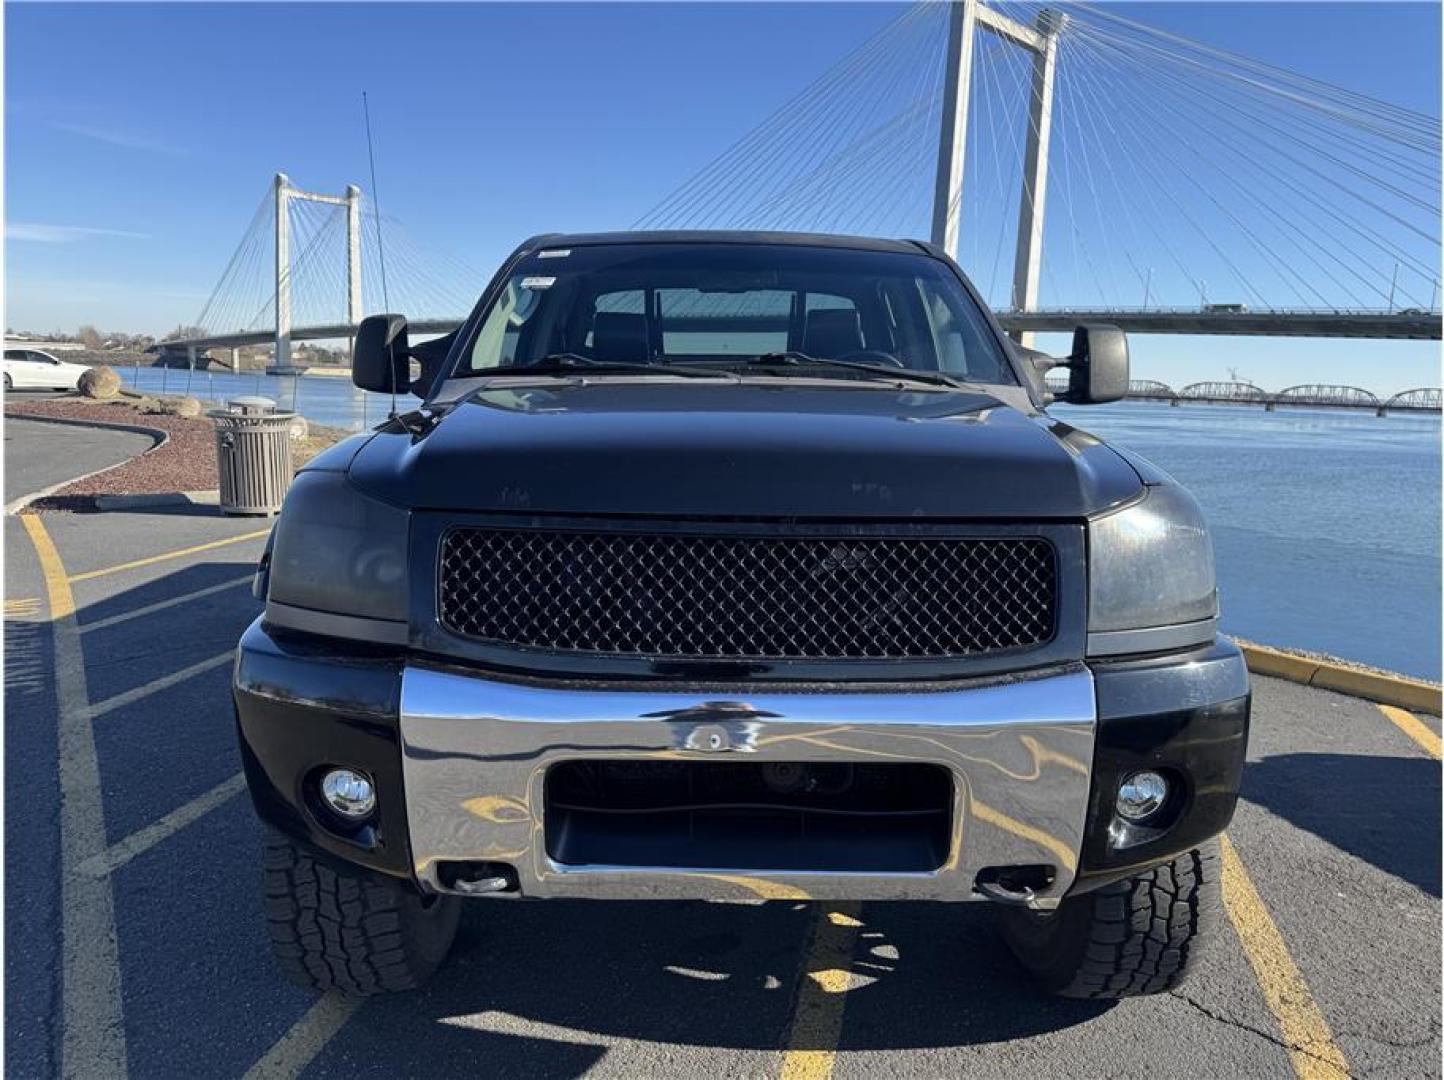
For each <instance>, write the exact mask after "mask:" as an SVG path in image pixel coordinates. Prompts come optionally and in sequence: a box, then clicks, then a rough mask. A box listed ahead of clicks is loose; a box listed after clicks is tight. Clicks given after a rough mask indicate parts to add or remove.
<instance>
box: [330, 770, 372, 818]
mask: <svg viewBox="0 0 1444 1080" xmlns="http://www.w3.org/2000/svg"><path fill="white" fill-rule="evenodd" d="M321 798H323V799H325V800H326V805H327V806H329V807H330V808H331V809H332V810H334V811H336V813H338V814H340V815H341V816H342V817H343V818H345V819H346V820H347V821H360V820H362V819H363V818H366V817H369V816H370V814H371V811H373V810H375V809H376V789H375V787H373V786H372V784H371V779H370V777H368V776H366V775H365V774H364V773H359V772H356V771H355V770H353V769H332V770H331V771H330V772H328V773H327V774H326V775H325V776H323V777H321Z"/></svg>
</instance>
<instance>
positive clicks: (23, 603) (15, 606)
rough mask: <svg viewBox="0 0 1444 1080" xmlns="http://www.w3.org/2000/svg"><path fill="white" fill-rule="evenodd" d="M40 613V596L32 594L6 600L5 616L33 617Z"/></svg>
mask: <svg viewBox="0 0 1444 1080" xmlns="http://www.w3.org/2000/svg"><path fill="white" fill-rule="evenodd" d="M39 614H40V600H39V598H38V597H34V596H30V597H25V598H23V599H16V600H6V601H5V618H7V619H32V618H34V617H35V616H36V615H39Z"/></svg>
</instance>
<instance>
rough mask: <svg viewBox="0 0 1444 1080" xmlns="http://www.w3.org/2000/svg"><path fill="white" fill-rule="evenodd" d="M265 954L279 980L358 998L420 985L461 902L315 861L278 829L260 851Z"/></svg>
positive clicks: (437, 962)
mask: <svg viewBox="0 0 1444 1080" xmlns="http://www.w3.org/2000/svg"><path fill="white" fill-rule="evenodd" d="M262 866H263V880H264V887H265V901H266V924H267V929H268V930H269V932H270V939H271V953H272V955H273V956H275V958H276V962H277V963H278V964H279V965H280V966H281V970H282V971H283V972H284V973H285V975H286V977H287V978H288V979H290V980H291V981H292V982H294V983H298V984H299V985H301V986H305V987H310V988H312V989H315V990H321V991H328V990H335V991H339V992H340V993H343V994H349V995H352V996H356V997H364V996H367V995H370V994H380V993H387V992H390V991H397V990H413V989H415V988H416V987H418V986H421V985H422V984H423V983H424V982H426V980H427V979H429V978H430V977H431V976H432V974H433V973H434V972H435V971H436V969H437V968H438V967H440V966H441V962H442V961H443V960H445V959H446V954H447V952H448V951H449V950H450V949H451V943H452V941H453V940H454V939H455V937H456V925H457V921H458V919H459V917H460V915H461V901H460V900H458V899H457V898H456V897H453V896H432V897H423V896H422V895H421V894H420V893H419V892H417V891H416V890H415V889H414V888H411V887H410V886H408V885H407V884H406V883H404V882H401V881H396V880H393V879H391V878H388V877H386V876H384V875H382V874H377V873H373V872H371V871H367V870H362V869H359V868H355V869H352V868H347V869H338V868H337V867H335V866H333V865H332V864H331V863H327V862H322V861H321V860H320V859H317V858H316V857H314V856H313V855H311V854H310V853H308V852H307V851H305V850H304V849H302V848H300V847H298V846H297V845H296V844H294V843H292V842H291V841H290V840H289V839H287V838H286V837H284V836H282V835H280V834H279V833H274V832H269V831H268V832H267V835H266V839H265V841H264V850H263V852H262Z"/></svg>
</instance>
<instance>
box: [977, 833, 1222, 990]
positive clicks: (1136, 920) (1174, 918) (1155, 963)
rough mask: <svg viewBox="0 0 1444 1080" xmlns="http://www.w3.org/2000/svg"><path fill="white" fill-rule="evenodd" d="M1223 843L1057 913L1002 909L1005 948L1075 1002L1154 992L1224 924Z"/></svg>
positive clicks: (1171, 981) (1183, 971) (1174, 978)
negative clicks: (1221, 888) (1220, 850)
mask: <svg viewBox="0 0 1444 1080" xmlns="http://www.w3.org/2000/svg"><path fill="white" fill-rule="evenodd" d="M1221 907H1222V900H1221V897H1220V893H1219V856H1218V841H1216V840H1215V841H1212V842H1210V843H1209V844H1208V845H1206V846H1205V847H1202V848H1196V849H1194V850H1193V851H1189V852H1186V853H1185V854H1183V855H1180V856H1179V857H1178V858H1176V859H1174V860H1173V861H1172V862H1169V863H1164V864H1163V865H1162V866H1158V867H1155V868H1154V869H1152V870H1149V871H1148V872H1147V873H1144V874H1139V875H1138V876H1137V877H1133V878H1128V879H1126V880H1124V881H1117V882H1114V883H1113V884H1111V885H1105V886H1103V887H1102V888H1101V889H1097V890H1095V891H1093V892H1089V893H1083V894H1082V895H1081V896H1075V897H1070V898H1069V899H1066V900H1064V901H1063V902H1062V903H1061V904H1060V905H1059V906H1058V909H1057V910H1056V911H1052V912H1046V913H1044V912H1033V911H1029V910H1027V909H1024V908H1003V909H1001V914H1002V919H1003V937H1004V938H1005V939H1006V941H1007V942H1008V947H1009V948H1010V949H1012V950H1013V954H1014V955H1015V956H1017V958H1018V959H1019V960H1020V961H1021V962H1022V964H1023V966H1024V967H1025V968H1027V969H1028V970H1029V972H1031V973H1032V975H1033V977H1034V978H1036V979H1037V980H1038V981H1039V982H1040V983H1041V984H1042V985H1043V987H1044V989H1046V990H1048V991H1049V992H1051V993H1054V994H1061V995H1062V996H1064V997H1074V998H1122V997H1135V996H1137V995H1140V994H1157V993H1161V992H1162V991H1165V990H1170V989H1172V988H1173V987H1174V986H1177V985H1178V984H1179V983H1180V982H1181V981H1182V980H1183V978H1184V976H1186V975H1187V974H1188V972H1189V970H1190V969H1191V968H1192V967H1193V966H1194V964H1195V963H1196V961H1197V957H1198V955H1199V951H1200V948H1201V946H1203V945H1204V944H1205V943H1206V942H1207V940H1208V939H1209V937H1211V936H1212V934H1213V932H1214V929H1215V927H1216V925H1217V923H1218V920H1219V912H1220V910H1221Z"/></svg>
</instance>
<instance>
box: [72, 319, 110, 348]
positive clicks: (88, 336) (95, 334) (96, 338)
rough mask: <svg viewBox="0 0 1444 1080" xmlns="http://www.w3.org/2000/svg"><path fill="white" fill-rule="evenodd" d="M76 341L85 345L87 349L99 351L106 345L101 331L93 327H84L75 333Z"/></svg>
mask: <svg viewBox="0 0 1444 1080" xmlns="http://www.w3.org/2000/svg"><path fill="white" fill-rule="evenodd" d="M75 340H76V341H78V342H80V343H81V344H82V345H84V346H85V347H86V348H87V349H99V348H100V347H101V346H102V345H104V344H105V338H104V337H102V336H101V334H100V331H99V330H97V329H96V328H95V327H93V326H89V325H87V326H82V327H81V328H80V329H79V330H77V331H76V332H75Z"/></svg>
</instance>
